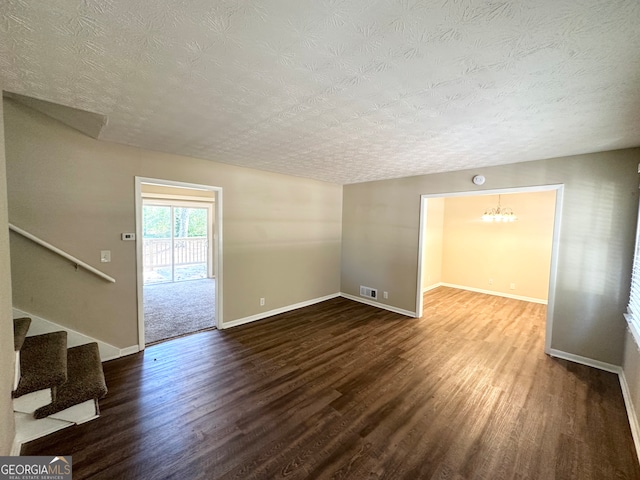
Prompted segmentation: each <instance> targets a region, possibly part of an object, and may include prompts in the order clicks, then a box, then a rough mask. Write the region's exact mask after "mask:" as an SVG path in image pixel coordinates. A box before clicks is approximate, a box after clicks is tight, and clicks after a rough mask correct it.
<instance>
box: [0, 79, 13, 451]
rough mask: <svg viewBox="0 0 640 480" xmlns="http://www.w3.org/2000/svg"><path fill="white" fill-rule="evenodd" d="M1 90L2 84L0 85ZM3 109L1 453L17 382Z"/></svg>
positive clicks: (6, 447) (8, 446) (8, 437)
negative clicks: (15, 380)
mask: <svg viewBox="0 0 640 480" xmlns="http://www.w3.org/2000/svg"><path fill="white" fill-rule="evenodd" d="M0 90H2V85H0ZM4 151H5V147H4V112H3V102H2V101H0V455H3V456H4V455H10V454H11V453H15V452H14V450H15V449H14V437H15V422H14V416H13V404H12V401H11V391H12V390H13V383H14V378H13V377H14V361H15V354H14V351H13V320H12V316H11V304H12V302H11V261H10V257H9V220H8V217H7V176H6V162H5V152H4Z"/></svg>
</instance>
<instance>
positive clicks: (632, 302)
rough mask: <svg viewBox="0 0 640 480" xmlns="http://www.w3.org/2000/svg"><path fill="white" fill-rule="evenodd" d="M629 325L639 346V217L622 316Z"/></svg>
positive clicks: (639, 218)
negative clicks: (627, 300)
mask: <svg viewBox="0 0 640 480" xmlns="http://www.w3.org/2000/svg"><path fill="white" fill-rule="evenodd" d="M624 317H625V318H626V319H627V322H628V323H629V329H630V330H631V333H632V334H633V337H634V338H635V340H636V343H637V344H638V345H640V216H639V217H638V224H637V226H636V248H635V251H634V254H633V268H632V270H631V291H630V293H629V305H628V306H627V313H626V314H625V316H624Z"/></svg>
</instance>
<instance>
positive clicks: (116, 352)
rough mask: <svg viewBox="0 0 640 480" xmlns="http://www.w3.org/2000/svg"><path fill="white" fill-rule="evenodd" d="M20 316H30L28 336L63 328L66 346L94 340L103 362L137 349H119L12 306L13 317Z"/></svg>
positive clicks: (136, 347)
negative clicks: (65, 334) (65, 335)
mask: <svg viewBox="0 0 640 480" xmlns="http://www.w3.org/2000/svg"><path fill="white" fill-rule="evenodd" d="M20 317H29V318H31V325H30V326H29V331H28V332H27V336H28V337H32V336H34V335H41V334H43V333H50V332H59V331H61V330H63V331H65V332H67V346H68V347H75V346H78V345H84V344H87V343H92V342H96V343H97V344H98V349H99V350H100V360H102V361H103V362H105V361H107V360H113V359H114V358H119V357H122V356H124V355H130V354H132V353H136V352H137V351H138V346H137V345H135V347H127V348H125V349H120V348H118V347H114V346H113V345H110V344H108V343H106V342H103V341H101V340H98V339H95V338H92V337H90V336H88V335H85V334H83V333H80V332H76V331H75V330H72V329H71V328H68V327H65V326H63V325H59V324H57V323H54V322H51V321H49V320H45V319H44V318H42V317H39V316H37V315H33V314H31V313H29V312H25V311H23V310H19V309H17V308H14V309H13V318H20ZM133 348H135V352H134V351H133V350H132V349H133Z"/></svg>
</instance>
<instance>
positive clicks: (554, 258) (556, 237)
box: [416, 184, 564, 354]
mask: <svg viewBox="0 0 640 480" xmlns="http://www.w3.org/2000/svg"><path fill="white" fill-rule="evenodd" d="M549 190H555V191H556V203H555V212H554V220H553V238H552V246H551V264H550V268H549V294H548V301H547V318H546V329H545V330H546V331H545V344H544V351H545V353H547V354H551V335H552V331H553V310H554V304H555V291H556V278H557V270H558V250H559V245H560V244H559V241H560V225H561V217H562V196H563V192H564V185H562V184H558V185H538V186H531V187H514V188H501V189H492V190H474V191H467V192H450V193H433V194H424V195H421V196H420V228H419V236H418V242H419V244H418V278H417V292H416V317H417V318H420V317H422V307H423V306H422V298H423V292H422V269H423V259H424V251H423V250H424V234H425V229H426V222H425V219H426V208H427V200H428V199H429V198H442V197H445V198H446V197H463V196H480V195H498V194H509V193H532V192H545V191H549Z"/></svg>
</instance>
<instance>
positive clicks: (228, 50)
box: [0, 0, 640, 183]
mask: <svg viewBox="0 0 640 480" xmlns="http://www.w3.org/2000/svg"><path fill="white" fill-rule="evenodd" d="M639 25H640V2H638V0H607V1H604V0H570V1H564V0H536V1H531V0H507V1H473V0H437V1H435V0H427V1H412V0H381V1H375V0H289V1H284V0H274V1H269V2H265V1H262V0H244V1H241V0H235V1H230V0H227V1H225V0H221V1H212V0H173V1H170V0H162V1H147V0H144V1H143V0H46V1H33V0H2V2H0V83H2V84H3V85H4V89H5V90H7V91H10V92H15V93H18V94H22V95H28V96H33V97H36V98H39V99H42V100H47V101H51V102H55V103H59V104H62V105H65V106H69V107H74V108H79V109H83V110H88V111H90V112H95V113H99V114H103V115H106V116H107V118H108V122H107V125H106V126H105V127H104V128H103V129H102V131H101V133H100V136H99V138H100V139H101V140H106V141H112V142H120V143H126V144H131V145H136V146H140V147H144V148H149V149H153V150H160V151H167V152H174V153H181V154H185V155H190V156H194V157H199V158H205V159H211V160H215V161H219V162H225V163H232V164H236V165H243V166H247V167H252V168H258V169H263V170H270V171H275V172H282V173H287V174H293V175H299V176H304V177H310V178H315V179H319V180H325V181H329V182H335V183H354V182H362V181H368V180H377V179H385V178H394V177H402V176H409V175H417V174H424V173H434V172H442V171H451V170H459V169H463V168H472V167H481V166H488V165H498V164H504V163H513V162H519V161H526V160H535V159H542V158H549V157H555V156H563V155H570V154H577V153H586V152H594V151H602V150H611V149H617V148H625V147H630V146H638V145H640V27H639Z"/></svg>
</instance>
